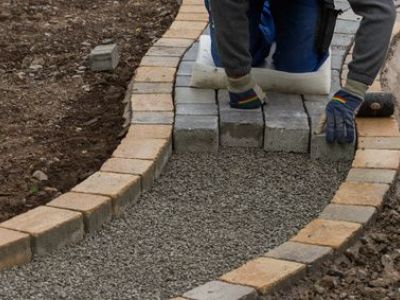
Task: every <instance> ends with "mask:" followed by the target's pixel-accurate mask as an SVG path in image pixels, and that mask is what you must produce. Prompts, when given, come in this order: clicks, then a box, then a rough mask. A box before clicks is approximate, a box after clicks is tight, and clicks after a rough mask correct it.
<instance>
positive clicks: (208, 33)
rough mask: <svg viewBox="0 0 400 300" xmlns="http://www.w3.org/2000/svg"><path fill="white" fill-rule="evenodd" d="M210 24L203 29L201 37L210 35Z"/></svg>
mask: <svg viewBox="0 0 400 300" xmlns="http://www.w3.org/2000/svg"><path fill="white" fill-rule="evenodd" d="M210 34H211V33H210V24H208V25H207V27H206V29H204V31H203V33H202V35H210Z"/></svg>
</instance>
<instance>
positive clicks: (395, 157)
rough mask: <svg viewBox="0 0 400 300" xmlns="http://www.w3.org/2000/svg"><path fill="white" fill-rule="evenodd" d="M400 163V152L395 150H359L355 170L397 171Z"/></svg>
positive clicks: (354, 162)
mask: <svg viewBox="0 0 400 300" xmlns="http://www.w3.org/2000/svg"><path fill="white" fill-rule="evenodd" d="M399 162H400V151H394V150H370V149H368V150H357V151H356V155H355V158H354V161H353V168H369V169H391V170H397V169H398V167H399Z"/></svg>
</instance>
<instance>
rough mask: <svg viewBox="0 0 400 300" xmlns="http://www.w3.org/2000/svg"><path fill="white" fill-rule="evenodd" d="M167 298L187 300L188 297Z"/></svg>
mask: <svg viewBox="0 0 400 300" xmlns="http://www.w3.org/2000/svg"><path fill="white" fill-rule="evenodd" d="M169 300H188V299H186V298H182V297H177V298H171V299H169Z"/></svg>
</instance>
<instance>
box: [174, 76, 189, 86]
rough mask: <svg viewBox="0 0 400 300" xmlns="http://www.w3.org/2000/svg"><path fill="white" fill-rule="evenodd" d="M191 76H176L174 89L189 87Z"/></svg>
mask: <svg viewBox="0 0 400 300" xmlns="http://www.w3.org/2000/svg"><path fill="white" fill-rule="evenodd" d="M191 85H192V76H180V75H179V76H176V79H175V87H191Z"/></svg>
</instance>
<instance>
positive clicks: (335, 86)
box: [331, 70, 342, 96]
mask: <svg viewBox="0 0 400 300" xmlns="http://www.w3.org/2000/svg"><path fill="white" fill-rule="evenodd" d="M341 87H342V82H341V80H340V72H339V71H338V70H332V72H331V96H333V94H334V93H336V92H337V91H338V90H339V89H340V88H341Z"/></svg>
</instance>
